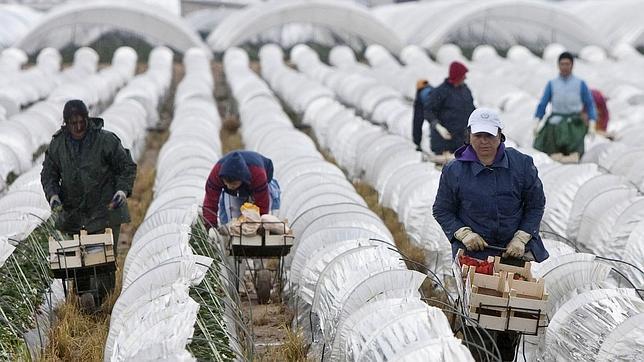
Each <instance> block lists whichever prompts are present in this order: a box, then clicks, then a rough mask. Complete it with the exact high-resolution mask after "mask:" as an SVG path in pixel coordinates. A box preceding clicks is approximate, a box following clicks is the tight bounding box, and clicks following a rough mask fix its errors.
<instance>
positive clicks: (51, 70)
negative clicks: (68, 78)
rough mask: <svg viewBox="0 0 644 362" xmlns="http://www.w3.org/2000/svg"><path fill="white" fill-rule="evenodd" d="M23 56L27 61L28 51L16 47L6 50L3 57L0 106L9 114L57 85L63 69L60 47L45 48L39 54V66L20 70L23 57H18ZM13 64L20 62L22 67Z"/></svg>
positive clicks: (0, 69)
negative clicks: (59, 74)
mask: <svg viewBox="0 0 644 362" xmlns="http://www.w3.org/2000/svg"><path fill="white" fill-rule="evenodd" d="M20 55H24V58H22V59H24V61H25V62H26V60H27V56H26V54H24V52H23V51H22V50H20V49H15V48H9V49H5V50H3V51H2V56H1V58H0V64H1V65H0V73H1V74H2V83H0V105H2V107H3V108H4V109H5V111H6V114H5V115H6V116H7V117H9V116H12V115H14V114H16V113H17V112H18V111H19V110H20V108H21V107H24V106H26V105H28V104H30V103H32V102H35V101H37V100H40V99H42V98H44V97H46V96H47V95H48V94H49V93H50V92H51V91H52V90H53V89H54V87H55V86H56V85H57V74H58V72H59V71H60V62H61V56H60V54H59V53H58V51H57V50H54V49H51V48H45V49H43V50H42V51H41V52H40V53H39V54H38V57H37V61H36V65H35V66H34V67H31V68H28V69H25V70H21V69H20V65H22V63H20V61H21V60H22V59H16V58H18V57H19V56H20ZM7 58H9V59H7ZM11 64H14V65H18V68H15V66H11Z"/></svg>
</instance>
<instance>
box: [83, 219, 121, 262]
mask: <svg viewBox="0 0 644 362" xmlns="http://www.w3.org/2000/svg"><path fill="white" fill-rule="evenodd" d="M80 244H81V251H82V261H83V265H84V266H92V265H100V264H105V263H111V262H114V261H115V260H116V258H115V255H114V236H113V235H112V229H110V228H107V229H105V233H103V234H93V235H88V234H87V231H85V230H81V232H80Z"/></svg>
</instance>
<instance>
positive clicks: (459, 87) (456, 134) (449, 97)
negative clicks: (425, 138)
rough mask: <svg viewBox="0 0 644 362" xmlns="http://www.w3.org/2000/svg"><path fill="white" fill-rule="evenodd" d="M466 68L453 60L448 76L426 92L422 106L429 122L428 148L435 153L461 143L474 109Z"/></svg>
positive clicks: (446, 150)
mask: <svg viewBox="0 0 644 362" xmlns="http://www.w3.org/2000/svg"><path fill="white" fill-rule="evenodd" d="M466 73H467V67H466V66H465V65H464V64H463V63H460V62H452V64H450V66H449V74H448V77H447V79H445V81H444V82H443V83H442V84H441V85H440V86H438V87H437V88H435V89H434V90H432V92H431V93H429V98H428V100H427V103H426V104H425V108H424V116H425V120H427V121H428V122H430V125H431V127H430V129H431V131H430V135H429V140H430V148H431V150H432V152H433V153H435V154H439V155H440V154H443V153H445V152H449V153H454V151H456V149H457V148H459V147H461V146H463V144H464V141H465V128H466V127H467V119H468V118H469V116H470V114H471V113H472V111H474V99H473V98H472V92H470V89H469V88H468V87H467V85H466V84H465V74H466Z"/></svg>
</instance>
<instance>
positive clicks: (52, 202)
mask: <svg viewBox="0 0 644 362" xmlns="http://www.w3.org/2000/svg"><path fill="white" fill-rule="evenodd" d="M49 207H50V208H51V211H53V212H61V211H63V203H62V202H61V201H60V197H58V195H54V196H52V197H51V199H49Z"/></svg>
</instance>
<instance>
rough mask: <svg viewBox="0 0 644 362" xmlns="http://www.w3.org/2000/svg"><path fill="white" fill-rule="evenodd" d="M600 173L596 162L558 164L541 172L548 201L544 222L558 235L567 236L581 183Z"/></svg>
mask: <svg viewBox="0 0 644 362" xmlns="http://www.w3.org/2000/svg"><path fill="white" fill-rule="evenodd" d="M599 174H600V172H599V171H598V170H597V165H594V164H584V165H558V166H554V167H550V168H548V169H547V170H545V171H543V172H541V174H540V175H539V176H540V178H541V181H542V182H543V185H544V189H543V191H544V193H545V195H546V200H547V203H548V207H547V208H546V211H545V212H544V215H543V219H542V224H544V225H545V226H546V227H547V228H548V229H550V231H552V232H554V233H556V234H557V235H561V236H564V237H566V236H567V235H566V229H567V227H568V220H569V219H570V212H571V209H572V206H573V205H572V203H573V199H574V198H575V194H576V193H577V192H578V190H579V188H580V187H581V185H583V184H584V183H585V182H586V181H588V180H589V179H591V178H593V177H596V176H598V175H599Z"/></svg>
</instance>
